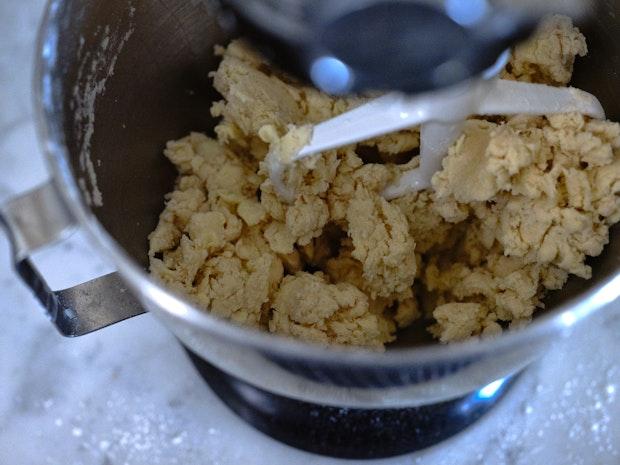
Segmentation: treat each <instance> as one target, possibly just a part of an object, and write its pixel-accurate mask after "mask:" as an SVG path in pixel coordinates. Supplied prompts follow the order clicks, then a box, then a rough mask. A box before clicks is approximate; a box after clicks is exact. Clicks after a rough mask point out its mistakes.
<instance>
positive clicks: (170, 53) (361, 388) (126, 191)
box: [0, 0, 620, 408]
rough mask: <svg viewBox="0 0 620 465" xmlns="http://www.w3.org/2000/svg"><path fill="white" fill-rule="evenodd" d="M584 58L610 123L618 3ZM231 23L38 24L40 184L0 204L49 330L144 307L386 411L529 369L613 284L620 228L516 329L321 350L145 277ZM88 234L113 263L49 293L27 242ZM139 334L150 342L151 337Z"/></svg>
mask: <svg viewBox="0 0 620 465" xmlns="http://www.w3.org/2000/svg"><path fill="white" fill-rule="evenodd" d="M596 8H597V11H596V13H595V15H596V16H595V17H596V18H597V19H596V21H595V22H594V24H593V25H592V27H589V28H587V30H586V33H587V36H588V39H589V43H590V48H591V53H590V55H589V56H588V57H587V58H586V59H583V60H581V61H580V63H579V65H578V69H577V74H576V85H577V86H579V87H582V88H584V89H585V90H587V91H589V92H592V93H594V94H596V95H598V96H599V97H600V99H601V100H602V102H603V104H604V106H605V107H606V110H607V112H608V115H609V117H610V118H611V119H615V120H619V119H620V77H619V76H618V70H619V69H620V22H618V21H617V19H616V18H618V17H620V3H618V2H616V1H613V0H608V1H603V2H600V3H599V4H598V6H597V7H596ZM230 24H231V23H230V18H229V17H227V16H226V15H223V14H219V13H218V12H217V5H216V4H215V3H214V2H211V1H207V0H204V1H199V0H160V1H157V2H153V1H139V0H108V1H106V2H101V1H95V0H80V1H78V0H52V1H50V2H49V5H48V8H47V12H46V15H45V18H44V21H43V25H42V27H41V32H40V41H39V49H38V58H37V68H36V82H35V85H36V94H37V97H36V108H37V111H38V117H39V129H40V135H41V141H42V144H43V148H44V150H45V153H46V155H47V158H48V160H49V165H50V167H51V169H52V171H53V178H52V179H51V180H50V182H49V183H48V184H47V185H45V186H43V187H42V188H40V189H38V190H37V191H35V192H31V193H27V194H25V195H23V196H22V197H20V198H18V199H15V200H14V201H12V202H9V203H7V204H5V205H3V206H2V209H1V211H2V215H0V216H1V217H2V218H3V222H4V223H5V224H6V225H8V226H9V228H10V230H11V234H12V238H13V242H14V244H15V260H16V264H17V268H18V271H19V272H20V274H21V275H22V277H24V279H25V280H26V281H27V282H28V283H30V284H31V285H32V286H33V287H34V289H35V291H36V292H37V294H38V295H39V296H40V297H41V299H42V301H43V302H44V303H45V305H46V307H47V308H48V309H49V310H50V314H51V317H52V319H53V320H54V322H55V323H56V324H57V326H58V327H59V329H60V330H61V331H62V332H63V333H64V334H66V335H81V334H84V333H87V332H89V331H91V330H94V329H97V328H100V327H102V326H105V325H107V324H110V323H114V322H117V321H120V320H122V319H124V318H126V317H128V316H132V315H136V314H139V313H142V312H143V308H144V309H146V310H148V311H149V312H151V313H152V314H153V315H154V316H155V317H157V318H158V319H159V320H161V321H162V322H163V323H164V324H165V325H166V326H167V327H168V328H169V329H170V331H172V332H173V333H174V334H175V335H176V336H177V337H178V339H179V340H181V341H182V343H183V344H184V345H185V346H187V347H188V348H190V349H191V351H193V352H194V353H196V354H198V355H199V356H200V357H203V358H204V359H205V360H207V361H209V362H210V363H211V364H213V365H215V366H216V367H218V368H219V369H221V370H223V371H224V372H226V373H229V374H232V375H234V376H235V377H236V378H238V379H240V380H243V381H246V382H248V383H250V384H251V385H254V386H258V387H260V388H263V389H264V390H266V391H269V392H273V393H277V394H281V395H283V396H286V397H288V398H292V399H301V400H304V401H308V402H316V403H320V404H323V405H334V406H347V407H361V408H382V407H383V408H385V407H404V406H417V405H425V404H431V403H435V402H438V401H443V400H447V399H452V398H456V397H458V396H461V395H463V394H465V393H468V392H471V391H473V390H475V389H477V388H479V387H481V386H484V385H486V384H488V383H490V382H492V381H494V380H498V379H502V378H505V377H507V376H509V375H511V374H514V373H516V372H518V371H519V370H521V369H523V368H524V367H526V366H527V365H528V364H530V363H531V362H532V361H533V360H535V359H536V358H537V357H540V356H541V355H543V354H544V353H545V350H546V348H547V347H548V346H549V344H551V343H553V341H555V340H557V339H558V338H560V337H563V336H566V335H569V334H570V330H571V328H572V327H573V326H574V325H575V324H576V323H578V322H579V321H580V320H582V319H584V318H586V317H588V316H589V315H590V314H592V313H593V312H596V311H599V310H600V309H602V308H603V307H605V306H606V304H609V303H611V302H613V301H614V300H615V299H616V298H617V297H618V295H619V294H620V253H619V252H620V235H619V234H618V231H617V230H615V231H613V232H612V240H611V243H610V244H609V246H608V247H607V248H606V250H605V252H604V254H603V255H602V256H601V257H599V258H597V259H595V260H592V262H591V263H592V266H593V268H594V278H593V279H592V280H590V281H582V280H578V279H574V280H571V282H570V283H569V285H568V286H567V287H566V289H564V290H563V291H562V292H559V293H557V294H555V295H551V296H550V297H549V299H548V308H547V310H545V311H544V312H541V313H540V315H538V316H537V317H536V319H535V321H534V322H533V323H532V324H531V325H530V326H529V327H527V328H525V329H523V330H520V331H515V332H511V333H507V334H505V335H503V336H502V337H500V338H498V339H495V340H487V341H472V342H468V343H463V344H454V345H447V346H443V345H439V344H436V343H432V342H428V341H424V340H423V338H420V337H418V335H417V334H415V333H412V334H404V335H403V337H402V341H403V342H402V343H401V344H400V345H398V346H395V347H390V348H389V349H388V350H387V351H386V352H385V353H376V352H371V351H365V350H361V349H355V350H347V349H337V348H330V349H325V348H321V347H317V346H314V345H309V344H306V343H303V342H299V341H296V340H291V339H287V338H282V337H278V336H274V335H272V334H266V333H262V332H258V331H254V330H251V329H247V328H243V327H238V326H235V325H233V324H230V323H229V322H227V321H222V320H220V319H217V318H215V317H213V316H211V315H210V314H208V313H206V312H204V311H201V310H199V309H197V308H195V307H194V306H192V304H191V303H190V302H188V301H187V300H185V299H183V297H182V296H179V295H176V294H174V293H173V292H171V291H169V290H168V289H166V288H164V287H162V286H161V285H160V284H158V283H157V282H155V281H154V280H152V279H151V278H150V277H149V275H148V274H147V272H146V271H145V269H146V267H147V240H146V237H147V235H148V234H149V232H151V231H152V230H153V229H154V227H155V225H156V223H157V218H158V214H159V213H160V211H161V210H162V207H163V197H164V194H165V193H167V192H168V191H170V190H171V189H172V187H173V182H174V179H175V176H176V173H175V171H174V169H173V167H172V166H171V165H170V164H169V163H168V162H167V161H166V160H165V159H164V157H163V156H162V149H163V147H164V144H165V142H166V141H167V140H170V139H175V138H179V137H181V136H183V135H185V134H187V133H188V132H189V131H206V132H210V131H211V130H212V127H213V124H214V121H213V120H212V119H211V117H210V115H209V106H210V103H211V102H212V101H213V100H214V99H217V98H218V97H217V95H216V93H215V92H214V91H213V89H212V87H211V84H210V80H209V79H208V72H209V71H210V70H213V69H214V68H215V67H216V66H217V59H216V58H215V57H214V55H213V52H212V51H213V46H214V45H215V44H224V43H226V42H227V40H229V38H230V34H231V32H230V30H229V26H230ZM76 227H79V228H81V229H83V230H84V231H85V232H86V233H87V234H88V237H90V239H91V240H92V243H93V244H94V245H95V246H96V247H97V248H98V250H99V251H100V253H101V254H102V255H104V256H105V257H107V258H108V259H109V260H111V261H112V262H113V263H115V265H116V267H117V270H118V271H117V273H115V274H112V275H109V276H106V277H103V278H100V279H98V280H95V281H93V282H90V283H85V284H83V285H81V286H78V287H76V288H73V289H69V290H65V291H61V292H55V293H54V292H51V291H50V290H49V288H48V287H47V286H46V284H45V282H44V280H43V279H42V278H41V277H40V276H39V274H38V272H37V271H36V269H35V267H34V266H32V264H31V262H30V260H29V259H28V257H29V255H30V254H31V252H32V251H33V250H35V249H37V248H39V247H40V246H43V245H46V244H49V243H51V242H53V241H54V240H56V239H58V238H59V237H61V236H62V235H63V234H64V233H65V232H66V231H68V230H71V229H72V228H76ZM144 337H148V335H147V334H145V335H144Z"/></svg>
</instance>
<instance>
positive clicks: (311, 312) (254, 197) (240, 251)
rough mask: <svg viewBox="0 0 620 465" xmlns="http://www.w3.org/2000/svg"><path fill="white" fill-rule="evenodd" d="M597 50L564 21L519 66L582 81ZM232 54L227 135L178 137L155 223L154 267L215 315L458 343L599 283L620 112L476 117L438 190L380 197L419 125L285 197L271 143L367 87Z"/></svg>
mask: <svg viewBox="0 0 620 465" xmlns="http://www.w3.org/2000/svg"><path fill="white" fill-rule="evenodd" d="M586 52H587V47H586V44H585V38H584V37H583V35H581V33H580V32H579V31H578V29H576V28H575V27H573V26H572V23H571V22H570V20H568V19H566V18H561V17H555V18H552V19H551V20H550V21H549V22H547V23H546V25H544V26H543V27H542V28H541V30H540V32H539V34H538V35H537V36H536V37H535V38H534V39H532V40H531V41H530V42H529V43H527V44H525V45H522V46H520V47H518V48H517V50H516V51H515V54H514V57H513V59H512V61H511V62H510V64H509V65H508V66H507V68H506V70H505V72H504V76H503V77H504V78H506V79H517V80H523V81H528V82H539V83H546V84H552V85H567V84H568V82H569V81H570V78H571V75H572V68H573V64H574V61H575V58H576V57H577V56H583V55H585V53H586ZM217 53H218V54H220V55H221V56H222V62H221V64H220V66H219V68H218V70H217V71H216V72H215V73H213V75H212V77H213V80H214V85H215V88H216V89H217V90H218V91H219V92H220V94H221V95H222V96H223V99H222V100H221V101H219V102H216V103H214V104H213V106H212V108H211V112H212V114H213V115H214V116H216V117H221V121H220V123H219V124H218V125H217V127H216V128H215V134H216V138H215V139H213V138H210V137H207V136H206V135H203V134H199V133H192V134H190V135H189V136H187V137H185V138H183V139H181V140H179V141H173V142H169V143H168V145H167V147H166V150H165V155H166V156H167V157H168V159H169V160H170V161H171V162H172V163H173V164H174V165H175V166H176V168H177V170H178V172H179V177H178V180H177V183H176V187H175V189H174V191H173V192H172V193H170V194H168V195H167V197H166V206H165V209H164V211H163V213H162V214H161V216H160V219H159V224H158V226H157V228H156V229H155V231H153V233H151V235H150V236H149V241H150V251H149V256H150V269H151V272H152V274H153V275H154V276H156V277H157V278H158V279H159V280H161V281H162V282H164V283H165V284H167V285H168V286H170V287H171V288H173V289H175V290H177V291H179V292H181V293H183V294H184V295H187V296H188V297H189V298H190V299H192V300H193V301H194V302H195V303H196V304H197V305H199V306H200V307H202V308H204V309H205V310H206V311H210V312H212V313H214V314H216V315H218V316H221V317H223V318H227V319H230V320H232V321H234V322H237V323H240V324H245V325H250V326H253V327H257V328H263V329H265V330H268V331H271V332H274V333H279V334H284V335H290V336H294V337H298V338H301V339H303V340H306V341H312V342H317V343H320V344H325V345H327V344H342V345H356V346H365V347H370V348H375V349H381V348H383V347H384V345H385V344H386V343H389V342H391V341H393V340H394V339H395V337H396V331H397V330H398V329H399V328H405V327H407V326H410V325H412V324H414V323H416V322H419V324H424V325H428V324H429V323H428V322H429V321H431V324H430V326H429V330H430V331H431V333H432V334H433V335H434V336H436V337H437V338H438V339H439V340H440V341H441V342H451V341H460V340H465V339H468V338H470V337H472V336H493V335H497V334H499V333H501V332H502V330H503V328H506V327H507V326H512V327H514V326H519V325H522V324H525V323H527V322H528V321H529V320H531V318H532V315H533V314H534V312H535V311H536V309H538V308H541V307H543V301H542V299H543V297H544V296H545V293H546V292H547V291H549V290H554V289H561V288H562V286H563V285H564V284H565V282H566V280H567V279H568V277H569V275H576V276H578V277H580V278H585V279H587V278H590V277H591V269H590V267H589V266H588V265H586V263H585V260H586V258H587V257H592V256H597V255H599V254H600V253H601V252H602V250H603V247H604V246H605V244H606V243H607V242H608V239H609V228H610V227H611V226H612V225H613V224H614V223H616V222H618V221H620V196H619V194H620V125H618V124H616V123H611V122H605V121H596V120H592V119H589V118H587V117H584V116H581V115H578V114H564V115H555V116H548V117H530V116H525V115H523V116H516V117H512V118H502V117H499V118H498V117H495V118H492V119H488V120H483V119H471V120H470V121H468V122H467V125H466V129H465V131H464V134H463V135H462V137H461V138H460V139H459V140H458V142H457V143H455V144H454V146H453V147H452V148H451V149H450V152H449V155H448V156H447V158H446V159H445V160H444V163H443V169H442V170H441V171H440V172H438V173H437V174H436V175H435V176H434V178H433V189H431V190H427V191H422V192H418V193H416V194H410V195H408V196H406V197H403V198H399V199H396V200H393V201H387V200H385V199H384V198H383V197H382V196H381V192H382V191H383V190H384V188H385V187H386V186H387V185H388V184H389V183H390V182H392V181H393V180H394V179H395V178H396V177H397V176H398V175H399V174H400V173H401V172H402V171H404V170H407V169H410V168H412V167H414V166H415V165H416V164H417V163H418V159H417V157H416V156H415V155H416V154H417V153H418V152H417V151H418V150H419V143H420V138H419V132H418V131H417V130H416V129H412V130H408V131H402V132H399V133H395V134H391V135H388V136H385V137H381V138H377V139H375V140H371V141H367V142H364V143H362V144H358V145H355V146H349V147H344V148H341V149H338V150H332V151H328V152H325V153H322V154H320V155H317V156H314V157H310V158H307V159H304V160H302V161H300V162H298V163H295V164H292V165H291V166H290V167H289V168H288V169H287V170H286V172H285V173H284V176H283V182H284V184H285V187H286V189H288V190H289V192H291V193H292V196H291V198H290V199H284V198H282V197H281V196H279V195H278V194H277V189H276V188H275V186H274V185H273V184H272V182H271V181H270V179H269V175H268V174H269V171H268V162H269V156H268V154H270V153H274V152H273V151H274V150H279V153H281V154H282V153H288V152H290V151H291V150H293V149H297V148H299V146H301V145H303V143H304V141H306V140H307V138H308V137H309V136H310V132H309V131H310V130H309V126H308V125H312V124H315V123H318V122H320V121H322V120H324V119H327V118H330V117H333V116H336V115H338V114H340V113H342V112H344V111H347V110H349V109H351V108H353V107H355V106H356V105H359V104H360V103H362V102H363V101H364V99H362V98H335V97H330V96H328V95H325V94H323V93H321V92H319V91H318V90H316V89H314V88H311V87H308V86H304V85H303V84H301V83H298V82H296V81H294V80H293V79H292V78H291V77H289V76H286V75H284V74H282V73H281V72H279V71H278V70H276V69H274V68H273V67H271V66H270V65H269V64H268V63H266V62H265V61H264V60H263V59H262V58H261V57H260V56H259V55H258V54H256V53H255V52H254V51H253V50H252V49H251V47H249V46H248V45H247V44H246V43H244V42H243V41H234V42H232V43H231V44H229V45H228V47H226V48H218V49H217ZM285 156H286V155H285Z"/></svg>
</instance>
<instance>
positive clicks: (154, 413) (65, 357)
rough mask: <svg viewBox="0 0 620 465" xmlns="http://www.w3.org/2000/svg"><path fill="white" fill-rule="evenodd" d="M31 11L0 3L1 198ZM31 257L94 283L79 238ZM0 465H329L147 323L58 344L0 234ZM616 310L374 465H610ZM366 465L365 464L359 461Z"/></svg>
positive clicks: (20, 137)
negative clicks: (229, 399)
mask: <svg viewBox="0 0 620 465" xmlns="http://www.w3.org/2000/svg"><path fill="white" fill-rule="evenodd" d="M43 6H44V1H43V0H22V1H20V2H9V1H7V0H3V1H0V201H1V200H2V199H6V198H8V197H9V196H10V195H12V194H14V193H17V192H21V191H24V190H26V189H27V188H29V187H33V186H35V185H36V184H38V183H40V182H41V181H43V180H44V179H45V178H46V170H45V166H44V163H43V161H42V158H41V155H40V153H39V150H38V147H37V143H36V139H35V135H34V125H33V118H32V111H31V107H30V88H29V83H30V74H31V62H32V50H33V42H34V37H35V33H36V26H37V23H38V19H39V17H40V14H41V12H42V9H43ZM59 250H60V252H58V251H56V253H62V254H63V257H70V260H67V259H66V258H65V260H67V263H70V265H67V266H66V267H63V268H64V269H62V270H58V267H57V265H56V264H57V261H55V258H54V252H49V253H46V254H43V255H42V256H41V257H39V259H40V261H41V263H42V266H43V268H44V269H45V270H46V272H47V276H48V277H49V279H50V281H51V283H52V285H54V286H56V287H60V286H62V285H64V284H75V283H77V282H80V281H81V280H83V279H87V278H89V277H91V276H94V275H95V274H98V273H100V272H101V271H102V270H103V269H104V268H106V264H105V263H101V262H96V261H94V260H93V259H92V256H93V253H92V251H91V250H90V249H89V247H88V244H87V243H86V242H85V241H84V240H82V239H81V238H80V237H79V236H75V237H73V238H71V239H70V240H69V241H68V242H66V243H65V244H63V245H62V246H61V248H60V249H59ZM0 283H1V289H2V294H1V295H0V315H2V324H0V465H5V464H6V465H33V464H37V465H38V464H41V465H43V464H47V465H56V464H58V465H87V464H96V465H125V464H126V465H139V464H145V465H147V464H148V465H155V464H182V465H193V464H196V465H197V464H238V463H243V464H257V465H258V464H265V465H277V464H297V463H304V464H316V465H319V464H332V463H341V461H337V460H330V459H326V458H322V457H317V456H312V455H309V454H306V453H303V452H299V451H296V450H293V449H291V448H289V447H287V446H284V445H281V444H278V443H276V442H274V441H272V440H271V439H268V438H267V437H265V436H263V435H262V434H260V433H258V432H257V431H255V430H253V429H252V428H250V427H249V426H247V425H245V424H244V423H243V422H242V421H241V420H239V419H238V418H237V417H235V416H234V415H233V414H232V413H230V412H229V411H228V410H227V408H226V407H225V406H224V405H223V404H222V403H221V402H220V401H219V400H218V399H217V398H216V397H215V396H214V395H213V394H212V393H211V392H210V391H209V389H208V388H207V387H206V386H205V385H204V383H203V382H202V381H201V379H200V378H199V377H198V375H197V374H196V373H195V372H194V370H193V368H192V366H191V365H190V363H189V361H188V360H187V358H186V356H185V354H184V353H183V351H182V350H181V348H180V346H179V345H178V344H177V343H176V341H175V339H174V338H173V337H172V335H171V334H170V333H169V332H168V331H167V330H166V329H165V328H163V327H162V326H161V325H160V324H159V323H158V322H157V321H156V320H155V319H154V318H152V317H151V316H149V315H144V316H140V317H138V318H134V319H133V320H129V321H126V322H124V323H121V324H119V325H116V326H113V327H110V328H107V329H105V330H103V331H100V332H98V333H94V334H92V335H89V336H86V337H83V338H79V339H73V340H70V339H63V338H62V337H61V336H59V335H58V334H57V333H56V332H55V330H54V328H53V327H52V326H51V325H50V323H49V322H48V321H47V319H46V317H45V316H44V314H43V311H42V309H41V308H40V307H39V305H38V304H37V302H36V301H35V300H34V298H33V297H32V296H31V295H30V293H29V291H28V290H27V289H26V288H25V287H24V286H22V284H21V283H20V282H19V281H18V279H17V278H16V277H15V275H14V274H13V271H12V270H11V267H10V261H9V248H8V242H7V240H6V238H5V237H4V236H3V235H1V234H0ZM619 335H620V305H614V306H612V307H610V308H608V309H606V310H604V311H603V312H600V314H599V316H597V317H596V318H593V319H592V320H590V321H588V322H586V323H585V324H583V325H581V326H580V327H579V328H578V329H577V330H576V332H575V334H574V335H573V336H572V337H571V338H570V339H569V340H566V341H562V342H558V343H557V344H556V347H554V349H553V350H551V351H550V352H549V353H547V354H545V356H544V358H543V359H542V360H541V361H540V362H539V363H538V364H536V365H535V366H533V367H532V368H531V369H529V370H528V372H527V373H526V374H525V376H524V377H523V381H522V382H521V383H520V384H519V385H518V386H517V387H516V388H515V389H514V390H513V391H512V392H511V393H510V394H509V396H508V397H507V399H505V401H504V402H503V403H502V404H501V405H500V406H499V407H498V408H497V409H495V410H494V411H493V412H492V413H491V414H489V415H488V416H487V417H485V418H484V419H483V420H482V421H480V422H479V423H478V424H477V425H475V426H474V427H472V428H471V429H469V430H468V431H466V432H465V433H464V434H462V435H460V436H458V437H456V438H455V439H453V440H451V441H450V442H447V443H445V444H443V445H440V446H438V447H435V448H433V449H430V450H428V451H424V452H422V453H420V454H413V455H408V456H403V457H399V458H395V459H390V460H384V461H380V462H377V463H382V464H383V463H384V464H429V465H433V464H446V465H452V464H468V465H469V464H471V465H474V464H506V465H508V464H510V465H515V464H540V463H547V464H556V463H557V464H563V465H564V464H584V465H585V464H587V465H590V464H620V400H618V396H619V395H620V393H619V392H618V390H620V361H618V354H620V336H619ZM368 463H370V462H368Z"/></svg>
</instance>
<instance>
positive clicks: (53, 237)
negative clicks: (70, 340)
mask: <svg viewBox="0 0 620 465" xmlns="http://www.w3.org/2000/svg"><path fill="white" fill-rule="evenodd" d="M0 225H1V226H4V228H5V229H6V231H7V234H8V236H9V240H10V242H11V245H12V254H13V264H14V266H15V269H16V271H17V273H18V275H19V276H20V277H21V279H22V280H23V281H24V283H25V284H26V285H27V286H28V287H30V289H31V290H32V291H33V292H34V294H35V296H36V297H37V299H38V300H39V301H40V302H41V304H42V305H43V306H44V307H45V309H46V310H47V312H48V314H49V316H50V318H51V320H52V322H53V323H54V324H55V325H56V328H58V330H59V331H60V333H61V334H62V335H63V336H67V337H74V336H82V335H84V334H87V333H90V332H92V331H96V330H98V329H101V328H104V327H106V326H108V325H111V324H113V323H118V322H120V321H122V320H125V319H127V318H130V317H133V316H136V315H140V314H142V313H144V312H145V310H144V309H143V308H142V306H141V305H140V303H139V302H138V300H137V299H136V298H135V297H134V296H133V295H132V294H131V293H130V292H129V290H128V288H127V286H126V285H125V284H124V283H123V281H122V280H121V278H120V276H119V275H118V273H110V274H108V275H105V276H102V277H99V278H96V279H93V280H91V281H88V282H86V283H83V284H79V285H77V286H74V287H71V288H68V289H64V290H60V291H52V290H51V289H50V287H49V286H48V284H47V282H46V281H45V278H44V277H43V276H42V275H41V274H40V273H39V271H38V270H37V268H36V266H35V265H34V263H33V262H32V260H31V259H30V256H31V255H32V253H33V252H35V251H36V250H38V249H41V248H43V247H45V246H50V245H53V244H55V243H57V242H59V241H61V240H63V239H64V238H66V237H67V236H68V234H70V233H71V232H73V231H75V229H76V228H77V223H76V221H75V218H74V217H73V215H72V214H71V212H70V211H69V210H68V208H67V207H66V204H65V203H64V201H63V200H62V199H61V196H60V194H59V192H58V189H57V187H56V186H55V184H54V182H53V181H52V180H50V181H48V182H47V183H46V184H43V185H42V186H40V187H38V188H36V189H34V190H32V191H30V192H27V193H25V194H23V195H21V196H19V197H16V198H13V199H11V200H9V201H7V202H5V203H0Z"/></svg>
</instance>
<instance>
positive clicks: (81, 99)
mask: <svg viewBox="0 0 620 465" xmlns="http://www.w3.org/2000/svg"><path fill="white" fill-rule="evenodd" d="M135 11H136V10H135V8H134V7H133V6H131V5H130V7H129V8H128V10H127V17H126V18H125V19H124V20H120V21H119V22H118V24H116V26H114V27H111V26H109V25H107V26H105V27H98V28H97V29H96V30H95V32H94V34H93V35H94V38H95V39H96V40H99V44H98V46H97V47H96V48H95V49H94V50H93V51H88V52H84V45H85V43H86V40H87V39H86V38H84V37H83V36H82V37H80V45H79V48H78V61H79V62H80V67H79V69H78V75H77V84H76V85H75V86H74V88H73V95H72V99H71V103H70V108H71V110H72V111H74V112H75V127H74V131H75V137H76V139H77V140H78V144H79V146H80V155H79V170H80V175H79V176H78V185H79V187H80V189H81V190H82V193H83V194H84V197H85V199H86V202H87V203H88V204H89V205H90V206H94V207H101V206H103V195H102V193H101V190H100V189H99V184H98V182H97V172H96V170H95V163H94V162H93V160H92V155H91V143H92V138H93V135H94V134H95V107H96V104H97V98H98V97H99V96H100V95H103V94H104V93H105V91H106V84H107V81H108V79H109V78H110V77H112V76H113V75H114V70H115V67H116V62H117V60H118V57H119V56H120V54H121V53H122V51H123V49H124V48H125V45H126V43H127V41H128V40H129V39H130V37H131V36H132V35H133V33H134V30H135V28H134V23H133V17H134V15H135ZM97 166H101V160H97Z"/></svg>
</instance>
